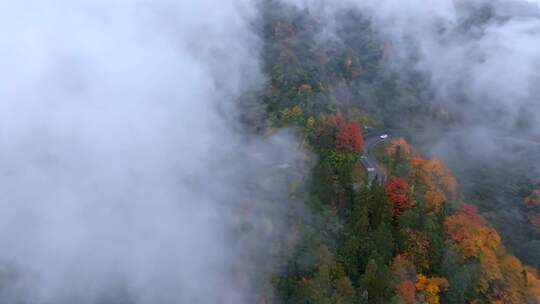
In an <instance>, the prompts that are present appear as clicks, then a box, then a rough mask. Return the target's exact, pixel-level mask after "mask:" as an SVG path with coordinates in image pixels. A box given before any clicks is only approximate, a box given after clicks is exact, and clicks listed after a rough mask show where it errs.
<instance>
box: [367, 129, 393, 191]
mask: <svg viewBox="0 0 540 304" xmlns="http://www.w3.org/2000/svg"><path fill="white" fill-rule="evenodd" d="M383 134H388V135H389V136H388V138H381V135H383ZM387 140H390V134H389V133H388V132H386V131H380V132H373V133H368V134H365V135H364V153H363V154H362V155H360V162H361V163H362V165H363V166H364V168H365V169H366V171H367V172H368V179H369V182H370V183H371V182H373V181H374V180H377V181H379V182H384V181H386V178H387V175H386V172H385V171H384V169H383V168H382V167H381V166H380V165H379V162H378V161H377V160H376V159H375V157H373V155H372V154H371V150H372V149H373V148H374V147H375V146H376V145H377V144H379V143H381V142H383V141H387Z"/></svg>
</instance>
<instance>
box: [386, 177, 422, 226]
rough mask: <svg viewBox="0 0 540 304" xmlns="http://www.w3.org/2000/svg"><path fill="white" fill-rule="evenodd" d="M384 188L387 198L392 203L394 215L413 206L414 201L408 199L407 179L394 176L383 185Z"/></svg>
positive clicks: (396, 215)
mask: <svg viewBox="0 0 540 304" xmlns="http://www.w3.org/2000/svg"><path fill="white" fill-rule="evenodd" d="M384 189H385V190H386V195H387V196H388V200H390V202H391V203H392V205H393V212H394V217H398V216H399V215H400V214H401V212H403V211H404V210H406V209H408V208H410V207H412V206H414V204H415V203H414V201H413V200H411V199H410V188H409V184H408V183H407V181H405V180H403V179H400V178H394V179H392V180H390V181H389V182H388V183H387V184H386V185H385V186H384Z"/></svg>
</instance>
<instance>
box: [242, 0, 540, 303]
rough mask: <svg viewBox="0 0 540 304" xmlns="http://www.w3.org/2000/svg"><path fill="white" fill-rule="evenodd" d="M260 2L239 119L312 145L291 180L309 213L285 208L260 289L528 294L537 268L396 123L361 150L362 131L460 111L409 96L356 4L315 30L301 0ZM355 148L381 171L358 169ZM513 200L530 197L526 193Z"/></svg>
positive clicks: (324, 295) (272, 296)
mask: <svg viewBox="0 0 540 304" xmlns="http://www.w3.org/2000/svg"><path fill="white" fill-rule="evenodd" d="M262 12H263V17H264V26H262V27H261V28H260V30H261V33H262V35H263V37H264V42H265V47H264V62H265V71H266V75H267V76H268V78H269V82H268V84H267V86H266V88H265V89H264V90H263V92H262V93H261V96H260V100H261V101H262V102H263V104H264V108H263V109H259V111H261V112H260V113H266V114H259V115H260V116H263V117H265V119H263V120H257V119H251V120H250V115H253V113H248V114H246V116H245V121H246V122H247V124H248V125H250V126H252V127H253V126H254V127H255V129H256V130H257V132H263V133H264V132H268V133H272V132H274V130H276V129H280V128H285V127H286V128H292V129H293V130H295V133H296V136H297V138H298V141H300V142H301V144H302V146H303V147H304V148H305V149H306V150H308V151H311V152H313V153H314V155H312V156H311V158H310V160H309V162H311V163H312V165H313V169H312V174H311V176H310V177H309V178H307V179H305V180H303V181H302V186H301V187H298V188H297V192H295V193H294V196H295V197H298V198H301V199H303V200H304V201H305V202H306V204H307V205H308V209H309V212H310V215H309V216H306V215H305V214H303V213H300V214H295V213H291V214H290V218H289V224H288V226H289V232H288V235H289V236H288V237H287V238H286V240H284V241H283V242H282V243H281V244H279V246H281V248H282V249H283V252H285V254H284V255H283V256H282V257H281V259H282V262H281V265H282V266H281V267H280V269H278V270H277V271H276V272H275V274H274V276H273V278H272V280H271V282H272V283H271V286H269V287H267V289H266V291H263V292H262V294H261V297H260V303H273V302H275V301H277V302H279V303H540V280H539V279H538V275H537V272H536V269H535V268H534V267H529V266H527V265H524V264H523V263H522V262H521V261H520V260H519V259H518V258H516V257H515V256H513V255H512V254H510V253H509V251H508V249H507V248H506V247H505V245H504V239H502V238H501V235H500V234H499V233H498V232H497V230H495V229H494V228H493V227H492V225H491V224H490V222H489V220H488V219H487V218H486V217H484V216H483V215H482V214H480V213H479V211H478V208H477V207H475V206H474V205H471V204H470V203H467V197H468V196H464V195H463V194H462V193H461V191H460V186H459V184H460V183H459V180H457V179H456V177H454V175H453V174H452V172H451V170H450V169H449V168H448V167H447V166H446V165H445V164H444V163H443V162H442V161H441V160H439V159H437V158H425V157H424V156H422V154H421V153H419V152H418V149H417V148H415V147H414V146H412V145H410V144H409V143H408V142H407V140H405V139H404V138H401V137H399V136H397V137H394V139H392V140H391V142H386V143H382V144H379V145H377V146H376V147H375V148H374V149H373V151H365V150H364V142H363V138H364V135H365V134H369V133H370V132H373V131H377V130H385V129H386V130H392V133H395V134H400V135H402V136H405V137H409V138H413V139H414V138H415V132H417V130H419V129H422V126H425V125H432V126H437V127H441V128H444V127H445V126H447V127H448V126H451V125H452V124H453V123H454V120H455V119H459V118H458V117H455V116H452V115H450V114H449V113H448V112H447V111H445V109H444V108H441V107H439V108H437V107H433V106H429V103H425V102H422V100H424V99H426V98H430V95H429V94H428V93H429V90H426V82H425V81H424V80H423V76H422V75H421V74H419V73H415V72H414V70H413V69H411V70H410V71H406V70H405V71H404V72H401V73H399V74H396V73H395V72H393V70H392V69H391V68H390V67H388V64H389V60H388V57H390V56H393V54H392V46H391V45H388V43H387V42H385V40H384V39H383V38H381V36H380V35H378V33H377V29H376V28H374V27H372V26H371V24H370V21H369V20H367V19H364V17H363V16H362V14H361V13H359V12H355V11H353V10H352V11H344V12H342V13H341V15H339V20H340V22H338V24H337V25H335V26H336V27H337V28H336V29H335V35H337V37H332V38H330V39H328V40H324V39H325V38H324V37H323V38H321V31H322V25H321V21H320V19H319V17H318V16H317V15H312V14H311V13H310V12H309V11H308V10H299V9H297V8H295V7H293V6H287V5H284V4H282V3H279V2H278V1H266V2H264V5H263V9H262ZM321 39H322V40H323V41H324V43H322V42H321ZM415 101H416V102H415ZM397 117H399V119H398V118H397ZM254 121H257V122H258V124H254V123H253V122H254ZM250 122H251V123H250ZM413 141H414V140H413ZM422 149H425V143H424V144H423V146H422ZM364 153H372V154H374V155H376V157H377V159H378V161H379V164H380V165H381V166H382V167H383V168H384V170H385V171H386V173H387V175H388V178H387V180H386V181H384V182H383V183H379V182H378V181H373V182H372V181H371V180H370V179H369V178H368V177H367V176H368V172H366V168H364V167H363V166H362V165H361V163H360V157H361V155H362V154H364ZM467 189H474V185H471V184H468V186H467ZM525 202H526V204H527V205H528V208H536V204H535V203H536V196H535V194H532V195H531V196H530V197H529V198H527V199H526V201H525ZM482 207H485V206H482ZM484 211H485V210H484ZM529 216H530V218H531V222H532V223H535V222H536V217H535V215H534V214H531V213H530V215H529ZM529 260H530V259H529ZM272 290H275V292H272Z"/></svg>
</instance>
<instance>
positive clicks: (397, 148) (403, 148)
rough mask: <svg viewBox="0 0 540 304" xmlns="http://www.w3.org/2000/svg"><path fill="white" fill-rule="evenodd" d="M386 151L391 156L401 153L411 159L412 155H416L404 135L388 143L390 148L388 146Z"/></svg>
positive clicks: (405, 157) (403, 156)
mask: <svg viewBox="0 0 540 304" xmlns="http://www.w3.org/2000/svg"><path fill="white" fill-rule="evenodd" d="M386 152H387V153H388V155H389V156H391V157H394V158H395V157H396V156H397V154H398V153H399V154H400V155H399V156H400V157H401V158H403V159H404V160H410V159H411V157H412V156H413V155H414V154H413V149H412V147H411V146H410V145H409V143H407V141H406V140H405V139H404V138H402V137H400V138H396V139H394V140H392V141H391V142H390V144H389V145H388V148H386Z"/></svg>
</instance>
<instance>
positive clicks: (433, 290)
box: [415, 274, 449, 304]
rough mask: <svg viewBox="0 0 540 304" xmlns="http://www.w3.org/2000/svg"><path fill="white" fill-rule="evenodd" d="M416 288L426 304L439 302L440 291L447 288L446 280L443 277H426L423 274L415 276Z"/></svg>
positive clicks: (437, 303)
mask: <svg viewBox="0 0 540 304" xmlns="http://www.w3.org/2000/svg"><path fill="white" fill-rule="evenodd" d="M415 286H416V289H417V290H418V291H419V292H421V293H422V294H423V296H424V299H423V300H424V302H425V303H428V304H439V303H440V295H439V294H440V292H441V291H444V290H447V289H448V287H449V284H448V281H447V280H446V279H444V278H439V277H435V278H428V277H426V276H425V275H423V274H419V275H418V276H417V277H416V285H415Z"/></svg>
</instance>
